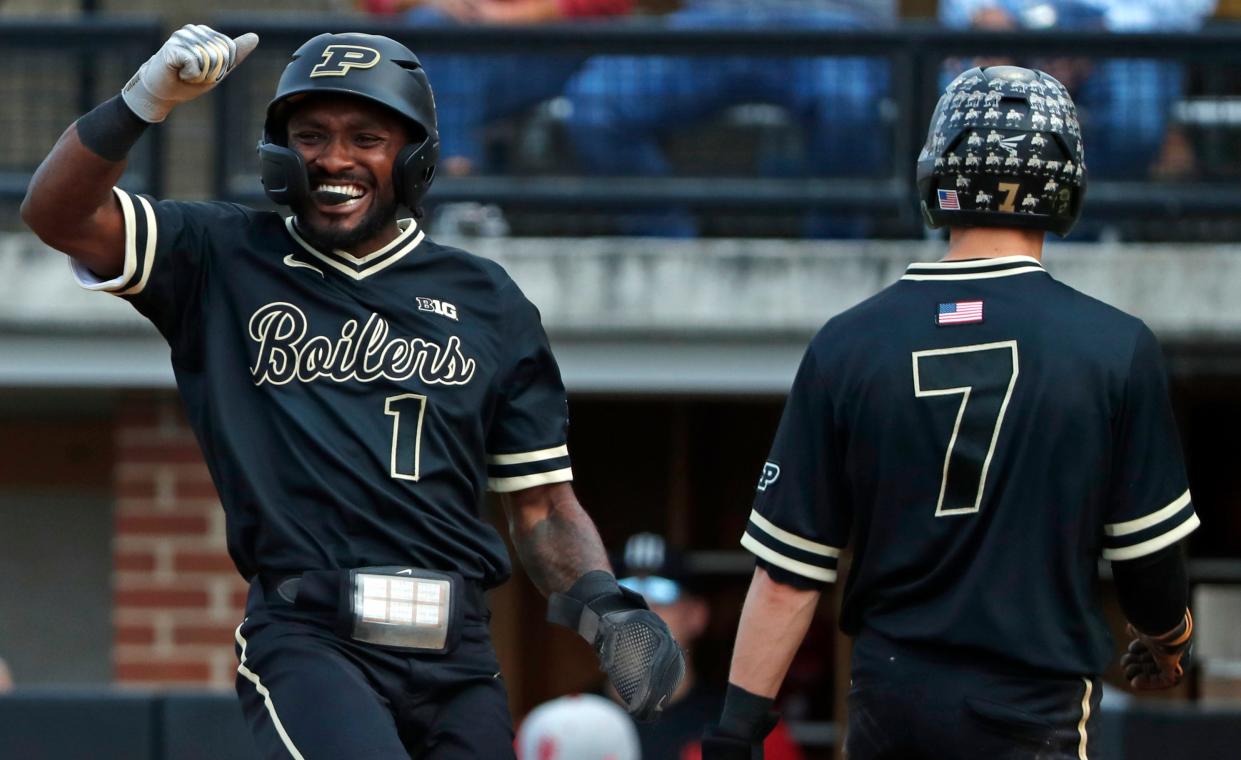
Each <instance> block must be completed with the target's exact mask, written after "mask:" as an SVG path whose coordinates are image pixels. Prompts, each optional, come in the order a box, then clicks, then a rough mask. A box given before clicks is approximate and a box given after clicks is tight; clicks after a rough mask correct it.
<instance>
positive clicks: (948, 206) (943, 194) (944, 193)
mask: <svg viewBox="0 0 1241 760" xmlns="http://www.w3.org/2000/svg"><path fill="white" fill-rule="evenodd" d="M939 207H940V208H942V209H944V210H945V211H960V210H961V204H960V203H959V202H958V201H957V191H956V190H940V191H939Z"/></svg>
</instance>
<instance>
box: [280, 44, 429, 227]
mask: <svg viewBox="0 0 1241 760" xmlns="http://www.w3.org/2000/svg"><path fill="white" fill-rule="evenodd" d="M319 93H335V94H339V95H349V96H351V97H356V98H362V99H364V100H369V101H372V102H374V103H378V104H379V105H381V106H384V107H385V108H388V109H390V110H392V111H395V112H396V114H397V115H398V116H400V117H401V118H402V119H404V120H405V121H406V123H407V124H409V125H410V126H411V127H412V129H411V130H410V132H411V134H412V135H413V137H412V139H411V141H410V143H409V144H408V145H405V146H404V147H403V148H401V151H400V153H398V154H397V157H396V161H394V162H393V164H392V183H393V187H395V188H396V195H397V201H398V202H399V203H402V204H404V205H406V206H408V207H409V208H410V209H412V210H415V212H416V211H417V208H418V204H419V202H420V201H421V200H422V197H423V196H424V195H426V192H427V190H428V189H429V188H430V187H431V182H432V180H433V179H434V178H435V162H436V161H438V160H439V152H440V136H439V130H438V128H437V127H436V120H435V97H434V95H433V94H432V93H431V84H430V82H428V81H427V74H426V72H425V71H423V68H422V63H421V62H420V61H419V60H418V57H417V56H416V55H414V54H413V53H412V52H411V51H410V49H409V48H407V47H405V46H404V45H402V44H401V43H399V42H397V41H396V40H392V39H389V38H387V37H381V36H379V35H374V34H356V33H351V34H320V35H319V36H317V37H315V38H313V39H311V40H309V41H308V42H306V43H305V44H303V45H302V46H301V47H300V48H298V49H297V51H296V52H294V53H293V59H292V60H291V61H289V64H288V66H286V67H285V69H284V73H283V74H281V75H280V83H279V84H278V85H276V96H275V97H274V98H272V100H271V103H269V104H268V106H267V118H266V120H265V121H264V122H263V138H262V139H261V140H260V141H259V146H258V151H259V169H260V172H261V176H262V180H263V190H264V191H265V192H266V193H267V197H268V198H271V199H272V201H274V202H276V203H279V204H281V205H294V204H297V203H299V202H301V201H302V200H304V199H307V198H309V196H310V180H309V178H308V177H307V176H306V164H305V162H304V161H303V160H302V157H301V154H299V153H298V152H297V151H295V150H292V149H290V148H289V147H288V146H287V141H288V138H287V135H286V134H285V126H286V124H287V123H288V118H289V110H290V106H291V105H292V104H294V103H296V102H297V101H298V100H300V99H302V98H304V97H309V96H312V95H315V94H319Z"/></svg>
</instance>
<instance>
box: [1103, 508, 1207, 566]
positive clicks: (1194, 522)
mask: <svg viewBox="0 0 1241 760" xmlns="http://www.w3.org/2000/svg"><path fill="white" fill-rule="evenodd" d="M1201 523H1202V521H1201V520H1199V519H1198V515H1197V513H1194V514H1192V515H1190V516H1189V519H1188V520H1186V521H1184V522H1182V523H1181V524H1179V525H1177V526H1176V527H1175V528H1173V529H1172V530H1170V531H1168V532H1167V533H1164V534H1163V535H1159V536H1155V537H1154V538H1151V539H1147V540H1146V541H1143V542H1142V543H1140V544H1134V545H1133V546H1120V547H1117V548H1114V549H1107V548H1105V549H1104V550H1103V559H1106V560H1108V561H1110V562H1117V561H1124V560H1127V559H1137V558H1139V557H1145V556H1146V555H1147V554H1154V553H1155V552H1157V551H1159V550H1160V549H1162V548H1164V547H1166V546H1171V545H1172V544H1174V543H1176V542H1177V541H1180V540H1181V539H1182V538H1184V537H1185V536H1188V535H1189V534H1190V533H1193V532H1194V530H1195V529H1196V528H1197V527H1198V526H1199V525H1200V524H1201Z"/></svg>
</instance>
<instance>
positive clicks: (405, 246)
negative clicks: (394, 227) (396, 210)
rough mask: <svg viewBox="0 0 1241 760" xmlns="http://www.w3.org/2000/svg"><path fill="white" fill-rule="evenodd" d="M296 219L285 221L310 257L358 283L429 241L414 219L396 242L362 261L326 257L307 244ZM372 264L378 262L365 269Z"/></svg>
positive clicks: (344, 256) (343, 256)
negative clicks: (426, 240)
mask: <svg viewBox="0 0 1241 760" xmlns="http://www.w3.org/2000/svg"><path fill="white" fill-rule="evenodd" d="M295 220H296V217H292V216H290V217H288V218H287V219H285V220H284V225H285V228H286V229H288V231H289V235H290V236H291V237H292V238H293V240H294V241H296V242H297V244H298V245H300V246H301V247H302V248H304V249H306V251H307V253H309V254H310V255H312V256H314V257H315V258H317V259H319V260H320V261H322V262H323V263H325V264H327V265H328V266H330V267H332V268H333V269H335V270H336V271H338V272H340V273H341V274H344V275H346V276H347V277H350V278H352V279H354V280H361V279H362V278H364V277H368V276H370V275H372V274H374V273H375V272H378V271H381V270H383V269H385V268H387V267H388V266H390V265H392V264H394V263H395V262H397V261H398V260H400V259H401V258H404V257H405V255H406V254H408V253H410V252H411V251H413V250H414V249H415V248H417V247H418V244H419V243H421V242H422V241H423V240H424V239H425V238H426V233H424V232H423V231H422V230H420V229H418V225H417V224H416V223H415V222H414V220H412V219H409V220H402V221H408V222H409V224H408V226H406V228H405V229H404V230H403V231H402V232H401V234H400V235H398V236H397V237H396V239H395V240H393V241H392V242H391V243H388V244H387V245H385V246H384V247H383V248H380V249H379V250H378V251H374V252H373V253H368V254H367V255H366V256H364V257H362V258H354V257H352V256H350V255H349V254H347V253H344V252H337V251H332V252H331V254H326V253H323V252H322V251H320V250H319V249H317V248H315V247H314V246H313V245H311V244H310V243H308V242H306V240H305V238H303V237H302V236H301V235H300V234H299V233H298V231H297V224H296V223H295ZM369 262H375V263H374V264H371V265H370V266H362V265H363V264H367V263H369Z"/></svg>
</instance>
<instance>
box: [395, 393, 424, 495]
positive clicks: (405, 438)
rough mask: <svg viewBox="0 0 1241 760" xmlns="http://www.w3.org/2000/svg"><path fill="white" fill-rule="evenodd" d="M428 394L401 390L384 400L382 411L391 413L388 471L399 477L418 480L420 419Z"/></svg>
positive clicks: (420, 441) (420, 449) (420, 440)
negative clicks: (390, 445) (389, 462)
mask: <svg viewBox="0 0 1241 760" xmlns="http://www.w3.org/2000/svg"><path fill="white" fill-rule="evenodd" d="M426 411H427V397H426V396H420V395H418V394H417V393H403V394H401V395H400V396H389V397H388V398H386V399H384V414H387V415H391V416H392V462H391V470H390V472H391V474H392V477H394V478H400V479H401V480H418V463H419V460H420V459H421V457H422V418H423V416H424V415H425V414H426Z"/></svg>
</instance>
